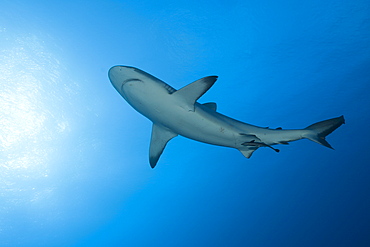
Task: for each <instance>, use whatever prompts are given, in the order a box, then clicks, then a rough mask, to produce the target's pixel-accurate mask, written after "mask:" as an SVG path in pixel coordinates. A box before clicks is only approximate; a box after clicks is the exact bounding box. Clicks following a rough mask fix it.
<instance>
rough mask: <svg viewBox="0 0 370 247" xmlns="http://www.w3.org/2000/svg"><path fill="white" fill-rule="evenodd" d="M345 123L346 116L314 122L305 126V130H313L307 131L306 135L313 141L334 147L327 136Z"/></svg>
mask: <svg viewBox="0 0 370 247" xmlns="http://www.w3.org/2000/svg"><path fill="white" fill-rule="evenodd" d="M344 123H345V121H344V117H343V116H340V117H336V118H332V119H328V120H324V121H321V122H318V123H315V124H312V125H310V126H308V127H307V128H305V130H311V131H310V132H307V134H305V135H304V137H305V138H307V139H309V140H311V141H314V142H316V143H319V144H321V145H324V146H325V147H328V148H331V149H333V147H332V146H331V145H330V144H329V143H328V142H327V141H326V140H325V137H326V136H327V135H329V134H330V133H332V132H333V131H334V130H336V129H337V128H339V126H341V125H342V124H344Z"/></svg>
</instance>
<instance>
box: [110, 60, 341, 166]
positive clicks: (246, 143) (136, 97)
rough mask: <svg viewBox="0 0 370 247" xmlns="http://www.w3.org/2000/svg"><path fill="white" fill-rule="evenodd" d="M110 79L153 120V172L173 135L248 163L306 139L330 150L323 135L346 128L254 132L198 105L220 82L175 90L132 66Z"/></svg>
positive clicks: (327, 125)
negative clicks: (229, 151)
mask: <svg viewBox="0 0 370 247" xmlns="http://www.w3.org/2000/svg"><path fill="white" fill-rule="evenodd" d="M108 77H109V80H110V82H111V83H112V85H113V87H114V88H115V89H116V90H117V92H118V93H119V94H120V95H121V96H122V97H123V98H124V99H125V100H126V101H127V102H128V104H129V105H131V106H132V107H133V108H134V109H135V110H136V111H138V112H139V113H141V114H142V115H144V116H145V117H147V118H148V119H149V120H151V121H152V123H153V125H152V134H151V140H150V147H149V164H150V166H151V167H152V168H154V167H155V166H156V165H157V163H158V160H159V158H160V156H161V154H162V153H163V150H164V149H165V147H166V145H167V143H168V142H169V141H170V140H171V139H172V138H174V137H176V136H179V135H180V136H183V137H186V138H189V139H192V140H195V141H199V142H203V143H208V144H212V145H217V146H223V147H229V148H235V149H237V150H239V151H240V152H241V153H242V154H243V155H244V156H245V157H246V158H250V157H251V156H252V154H253V153H254V152H255V151H256V150H257V149H259V148H261V147H268V148H271V149H273V150H274V151H276V152H279V151H280V150H279V149H276V148H273V147H272V146H273V145H278V144H284V145H286V144H288V143H289V142H292V141H296V140H300V139H309V140H311V141H313V142H316V143H318V144H321V145H323V146H325V147H328V148H331V149H333V147H332V146H331V145H330V144H329V143H328V142H327V141H326V136H327V135H329V134H330V133H332V132H333V131H334V130H336V129H337V128H338V127H340V126H341V125H342V124H344V123H345V120H344V117H343V115H342V116H340V117H336V118H331V119H328V120H324V121H321V122H317V123H314V124H312V125H309V126H308V127H306V128H303V129H283V128H281V127H279V128H276V129H270V128H266V127H258V126H255V125H252V124H248V123H244V122H241V121H239V120H236V119H233V118H230V117H228V116H226V115H223V114H221V113H219V112H217V104H216V103H214V102H208V103H203V104H201V103H199V102H198V99H199V98H200V97H201V96H202V95H203V94H205V93H206V92H207V91H208V90H209V89H210V88H211V87H212V86H213V85H214V83H215V82H216V80H217V79H218V77H217V76H207V77H204V78H201V79H199V80H196V81H194V82H192V83H190V84H188V85H186V86H184V87H182V88H181V89H179V90H176V89H174V88H173V87H171V86H170V85H168V84H167V83H165V82H164V81H162V80H160V79H158V78H156V77H154V76H153V75H151V74H149V73H147V72H145V71H143V70H140V69H138V68H135V67H131V66H121V65H119V66H114V67H112V68H110V70H109V72H108Z"/></svg>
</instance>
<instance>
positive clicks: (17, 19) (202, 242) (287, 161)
mask: <svg viewBox="0 0 370 247" xmlns="http://www.w3.org/2000/svg"><path fill="white" fill-rule="evenodd" d="M0 5H1V6H0V83H1V87H0V246H11V247H14V246H27V247H28V246H56V247H59V246H78V247H79V246H125V247H126V246H251V247H255V246H261V247H262V246H263V247H266V246H274V247H275V246H284V247H285V246H325V247H326V246H370V234H369V232H370V210H369V209H370V158H369V155H368V154H369V150H368V149H369V138H370V131H369V123H370V114H369V107H370V97H369V90H370V18H369V16H370V2H369V1H367V0H356V1H353V0H344V1H334V0H327V1H319V0H313V1H289V0H281V1H272V0H266V1H249V0H248V1H216V2H212V3H211V2H210V1H201V2H199V1H194V0H188V1H162V0H158V1H92V2H88V1H17V0H12V1H7V0H5V1H4V0H3V1H2V2H1V4H0ZM114 65H130V66H135V67H138V68H140V69H142V70H144V71H147V72H148V73H151V74H153V75H154V76H156V77H158V78H160V79H162V80H163V81H165V82H166V83H168V84H169V85H171V86H173V87H174V88H176V89H179V88H181V87H182V86H184V85H187V84H188V83H190V82H192V81H195V80H197V79H199V78H201V77H204V76H208V75H218V76H219V79H218V81H217V82H216V84H215V85H214V86H213V87H212V88H211V89H210V90H209V91H208V92H207V93H206V94H205V95H204V96H203V97H202V98H201V99H200V100H199V102H201V103H204V102H209V101H214V102H217V104H218V111H219V112H221V113H223V114H225V115H228V116H230V117H233V118H236V119H239V120H241V121H244V122H247V123H250V124H255V125H258V126H265V127H267V126H269V127H271V128H276V127H283V128H304V127H306V126H308V125H310V124H312V123H315V122H318V121H321V120H325V119H329V118H332V117H337V116H340V115H344V116H345V118H346V124H345V125H343V126H341V127H340V128H339V129H337V130H336V131H335V132H333V133H332V134H331V135H330V136H329V137H328V141H329V143H330V144H331V145H332V146H333V147H334V148H335V150H334V151H333V150H330V149H328V148H325V147H323V146H320V145H318V144H316V143H313V142H310V141H308V140H302V141H297V142H294V143H291V145H289V146H282V145H281V147H280V146H279V149H281V151H280V153H275V152H273V151H272V150H271V149H268V148H260V149H259V150H258V151H256V152H255V153H254V154H253V157H252V158H251V159H246V158H244V157H243V156H242V155H241V154H240V153H239V152H238V151H237V150H233V149H229V148H223V147H216V146H211V145H207V144H203V143H198V142H195V141H192V140H188V139H186V138H183V137H177V138H174V139H173V140H171V142H169V144H168V146H167V148H166V149H165V151H164V153H163V155H162V157H161V159H160V161H159V163H158V165H157V167H156V168H155V169H151V168H150V166H149V163H148V148H149V140H150V132H151V123H150V121H149V120H147V119H146V118H144V117H143V116H141V115H140V114H138V113H137V112H135V111H134V110H133V109H132V108H131V107H130V106H129V105H128V104H127V103H126V102H125V101H124V100H123V98H121V96H120V95H119V94H118V93H117V92H116V91H115V89H114V88H113V87H112V85H111V83H110V82H109V79H108V76H107V72H108V70H109V68H110V67H112V66H114Z"/></svg>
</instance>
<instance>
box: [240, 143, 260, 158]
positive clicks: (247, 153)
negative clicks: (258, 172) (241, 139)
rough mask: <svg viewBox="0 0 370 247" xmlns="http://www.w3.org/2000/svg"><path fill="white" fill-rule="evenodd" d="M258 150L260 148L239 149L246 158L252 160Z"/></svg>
mask: <svg viewBox="0 0 370 247" xmlns="http://www.w3.org/2000/svg"><path fill="white" fill-rule="evenodd" d="M257 149H258V147H251V146H249V147H245V148H241V149H239V151H240V152H241V153H242V154H243V155H244V157H245V158H248V159H249V158H250V157H251V156H252V154H253V152H254V151H256V150H257Z"/></svg>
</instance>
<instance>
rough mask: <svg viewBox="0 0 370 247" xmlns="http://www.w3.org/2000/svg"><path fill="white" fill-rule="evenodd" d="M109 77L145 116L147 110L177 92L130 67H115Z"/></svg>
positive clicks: (119, 90) (127, 99)
mask: <svg viewBox="0 0 370 247" xmlns="http://www.w3.org/2000/svg"><path fill="white" fill-rule="evenodd" d="M108 77H109V80H110V81H111V83H112V85H113V86H114V88H115V89H116V90H117V91H118V93H119V94H120V95H121V96H122V97H123V98H124V99H125V100H126V101H127V102H128V103H129V104H130V105H131V106H132V107H134V108H135V109H136V110H137V111H139V112H141V113H142V114H144V115H145V111H146V110H145V109H148V108H150V107H151V106H152V105H153V104H155V103H156V102H158V101H161V100H162V99H163V97H165V96H167V95H170V94H172V93H174V92H176V90H175V89H174V88H172V87H171V86H169V85H168V84H167V83H165V82H163V81H161V80H159V79H158V78H156V77H154V76H152V75H150V74H148V73H146V72H144V71H142V70H140V69H137V68H134V67H130V66H114V67H112V68H111V69H110V70H109V72H108Z"/></svg>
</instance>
